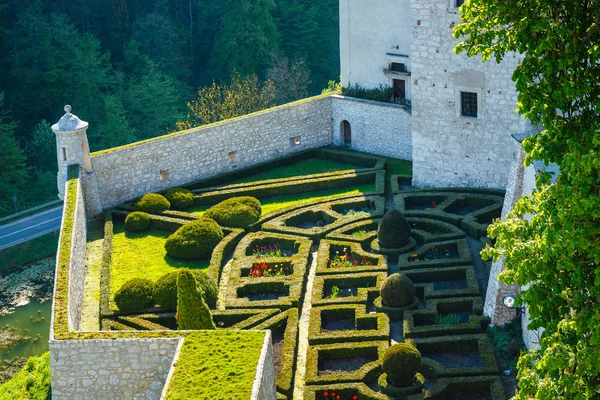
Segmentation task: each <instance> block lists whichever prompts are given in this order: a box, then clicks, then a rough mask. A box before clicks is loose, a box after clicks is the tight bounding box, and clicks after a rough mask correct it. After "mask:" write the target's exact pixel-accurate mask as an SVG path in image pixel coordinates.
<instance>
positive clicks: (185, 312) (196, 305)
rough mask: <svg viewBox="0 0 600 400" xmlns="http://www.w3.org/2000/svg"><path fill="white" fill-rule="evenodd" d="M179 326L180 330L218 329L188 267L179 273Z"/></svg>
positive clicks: (177, 317)
mask: <svg viewBox="0 0 600 400" xmlns="http://www.w3.org/2000/svg"><path fill="white" fill-rule="evenodd" d="M175 318H176V319H177V327H178V328H179V330H182V331H184V330H200V329H216V327H215V324H214V322H213V320H212V316H211V315H210V310H209V308H208V306H207V305H206V303H205V302H204V299H203V297H202V293H201V292H200V291H198V289H197V283H196V278H194V275H193V274H192V273H191V272H190V271H189V270H187V269H184V270H181V271H180V272H179V274H178V275H177V314H176V316H175Z"/></svg>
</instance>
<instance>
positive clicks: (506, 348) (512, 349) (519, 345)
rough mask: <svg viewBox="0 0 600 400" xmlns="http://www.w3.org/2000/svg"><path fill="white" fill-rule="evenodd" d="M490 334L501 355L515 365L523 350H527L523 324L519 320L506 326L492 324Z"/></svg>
mask: <svg viewBox="0 0 600 400" xmlns="http://www.w3.org/2000/svg"><path fill="white" fill-rule="evenodd" d="M488 335H489V336H490V340H491V341H492V344H493V345H494V347H496V349H498V353H499V354H500V356H502V358H503V359H504V360H505V361H506V362H507V363H508V364H509V365H512V366H513V367H514V366H515V365H516V361H517V360H518V358H519V355H520V353H521V350H523V351H525V350H526V348H525V343H523V331H522V330H521V324H520V323H519V322H518V321H517V322H513V323H510V324H506V325H504V326H492V327H490V328H489V329H488Z"/></svg>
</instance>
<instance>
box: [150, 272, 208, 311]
mask: <svg viewBox="0 0 600 400" xmlns="http://www.w3.org/2000/svg"><path fill="white" fill-rule="evenodd" d="M190 272H191V273H192V275H194V278H196V283H197V285H198V286H197V289H198V290H199V291H200V292H201V293H202V297H203V298H204V301H205V302H206V304H207V305H208V307H209V308H211V309H214V308H215V307H216V306H217V293H218V288H217V284H216V283H215V282H214V281H213V280H212V279H210V278H209V277H208V275H206V274H205V273H204V272H203V271H200V270H195V269H192V270H190ZM178 275H179V271H173V272H170V273H168V274H166V275H163V276H162V277H160V278H159V279H158V280H157V281H156V284H155V285H154V293H153V295H152V298H153V299H154V303H155V304H158V305H159V306H160V307H161V308H163V309H165V310H173V311H174V310H176V309H177V276H178Z"/></svg>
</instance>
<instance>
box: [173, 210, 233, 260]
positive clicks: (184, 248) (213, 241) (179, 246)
mask: <svg viewBox="0 0 600 400" xmlns="http://www.w3.org/2000/svg"><path fill="white" fill-rule="evenodd" d="M222 239H223V230H222V229H221V227H220V226H219V225H218V224H217V223H216V222H215V221H213V220H212V219H209V218H202V219H199V220H197V221H192V222H188V223H187V224H185V225H184V226H182V227H181V228H179V229H177V231H175V233H173V234H172V235H171V236H169V237H168V238H167V240H166V242H165V250H166V251H167V254H168V255H170V256H171V257H173V258H177V259H180V260H198V259H201V258H206V257H208V256H210V254H211V253H212V251H213V249H214V248H215V247H216V246H217V244H219V242H220V241H221V240H222Z"/></svg>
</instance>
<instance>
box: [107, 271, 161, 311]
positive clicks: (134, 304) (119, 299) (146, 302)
mask: <svg viewBox="0 0 600 400" xmlns="http://www.w3.org/2000/svg"><path fill="white" fill-rule="evenodd" d="M153 290H154V283H153V282H152V281H151V280H149V279H143V278H133V279H130V280H128V281H127V282H125V283H124V284H123V286H121V287H120V288H119V290H118V291H117V293H116V294H115V304H116V305H117V307H119V310H121V311H141V310H145V309H146V308H150V307H152V306H153V305H154V300H152V291H153Z"/></svg>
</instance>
